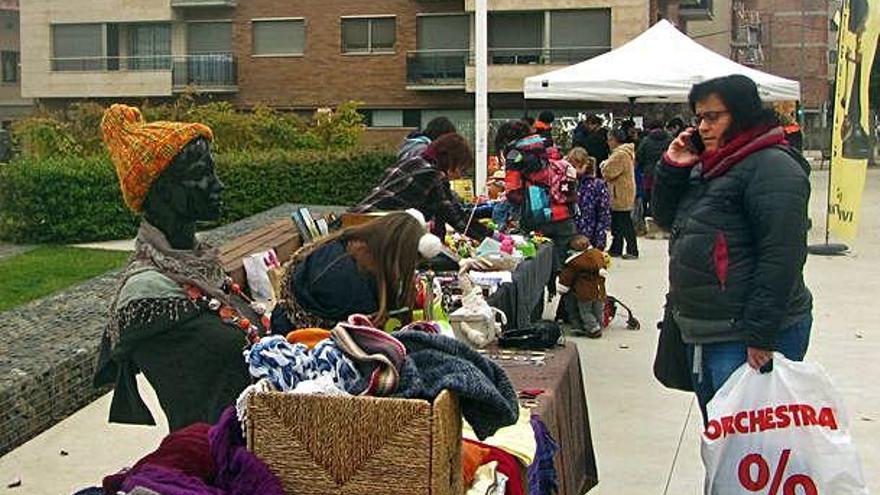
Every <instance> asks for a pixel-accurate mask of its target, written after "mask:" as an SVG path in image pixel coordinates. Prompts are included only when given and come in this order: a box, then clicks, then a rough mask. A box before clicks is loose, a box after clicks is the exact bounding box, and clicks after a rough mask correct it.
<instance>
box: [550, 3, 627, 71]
mask: <svg viewBox="0 0 880 495" xmlns="http://www.w3.org/2000/svg"><path fill="white" fill-rule="evenodd" d="M549 28H550V53H549V60H548V61H547V62H548V63H551V64H566V65H567V64H573V63H575V62H580V61H581V60H586V59H588V58H593V57H595V56H596V55H601V54H603V53H605V52H607V51H609V50H610V49H611V9H589V10H556V11H551V12H550V23H549Z"/></svg>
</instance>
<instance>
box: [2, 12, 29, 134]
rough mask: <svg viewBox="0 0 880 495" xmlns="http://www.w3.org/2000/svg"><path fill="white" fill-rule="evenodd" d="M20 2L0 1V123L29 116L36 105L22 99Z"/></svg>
mask: <svg viewBox="0 0 880 495" xmlns="http://www.w3.org/2000/svg"><path fill="white" fill-rule="evenodd" d="M18 30H19V26H18V0H0V123H2V125H3V127H7V126H8V125H9V123H10V122H11V121H12V120H14V119H16V118H18V117H21V116H23V115H27V114H28V113H29V112H30V110H31V108H32V106H33V101H31V100H30V99H27V98H22V97H21V74H20V72H19V68H18V65H19V54H20V48H19V46H20V43H19V36H18Z"/></svg>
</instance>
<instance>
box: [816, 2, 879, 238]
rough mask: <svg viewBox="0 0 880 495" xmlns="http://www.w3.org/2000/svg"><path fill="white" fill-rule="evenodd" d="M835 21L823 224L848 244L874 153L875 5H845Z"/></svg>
mask: <svg viewBox="0 0 880 495" xmlns="http://www.w3.org/2000/svg"><path fill="white" fill-rule="evenodd" d="M838 20H839V24H838V25H839V31H838V33H839V39H838V48H837V78H836V88H835V93H834V126H833V128H832V137H831V178H830V180H831V199H830V201H829V204H828V221H829V227H830V229H831V231H833V232H834V233H835V234H837V235H839V236H841V237H844V238H847V239H853V238H855V236H856V232H857V228H858V224H859V217H860V213H861V204H862V192H863V191H864V188H865V175H866V172H867V166H868V157H869V156H870V155H871V153H873V148H872V146H873V139H872V133H873V131H872V129H871V125H870V113H869V108H871V106H872V102H871V101H869V97H870V91H869V90H870V84H869V82H870V80H871V68H872V67H871V66H872V64H873V62H874V53H875V52H876V51H877V38H878V35H880V0H844V2H843V7H842V9H841V11H840V15H839V17H838ZM876 105H877V103H876V102H875V103H874V106H876Z"/></svg>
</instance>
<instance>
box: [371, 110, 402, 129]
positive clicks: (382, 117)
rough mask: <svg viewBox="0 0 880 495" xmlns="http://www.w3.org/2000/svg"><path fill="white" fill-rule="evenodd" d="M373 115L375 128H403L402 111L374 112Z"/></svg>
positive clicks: (372, 119)
mask: <svg viewBox="0 0 880 495" xmlns="http://www.w3.org/2000/svg"><path fill="white" fill-rule="evenodd" d="M371 113H372V118H371V119H370V120H371V121H372V122H371V123H372V126H373V127H403V111H402V110H373V111H372V112H371Z"/></svg>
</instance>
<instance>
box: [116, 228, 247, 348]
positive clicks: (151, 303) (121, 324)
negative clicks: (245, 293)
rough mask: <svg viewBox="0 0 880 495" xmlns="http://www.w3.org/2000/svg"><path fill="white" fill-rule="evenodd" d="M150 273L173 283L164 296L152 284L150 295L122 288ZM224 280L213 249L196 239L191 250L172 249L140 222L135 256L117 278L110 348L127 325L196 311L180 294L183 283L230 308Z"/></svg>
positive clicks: (175, 317)
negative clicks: (136, 277)
mask: <svg viewBox="0 0 880 495" xmlns="http://www.w3.org/2000/svg"><path fill="white" fill-rule="evenodd" d="M149 272H155V273H156V274H158V275H160V276H164V277H167V279H170V280H171V281H173V282H174V283H175V285H174V286H169V287H167V289H166V290H165V294H164V297H162V296H163V294H162V293H161V291H159V293H158V294H157V291H156V290H155V284H154V286H152V287H150V289H151V290H150V291H149V292H146V291H144V292H143V293H139V291H141V290H142V289H141V288H139V287H126V286H125V285H126V283H127V282H128V281H129V280H130V279H131V278H132V277H134V276H135V275H141V274H144V275H147V276H148V275H149ZM161 280H165V279H161ZM223 280H224V274H223V270H222V269H221V268H220V264H219V262H218V258H217V250H216V249H215V248H213V247H211V246H210V245H208V244H207V243H204V242H202V241H199V240H196V243H195V247H194V248H193V249H192V250H183V249H174V248H172V247H171V245H170V244H169V243H168V240H167V239H166V238H165V235H164V234H163V233H162V232H161V231H160V230H159V229H157V228H156V227H154V226H153V225H151V224H150V223H149V222H147V221H146V220H143V221H142V222H141V225H140V228H139V230H138V235H137V239H136V240H135V251H134V254H133V255H132V257H131V259H130V260H129V263H128V266H127V267H126V268H125V270H124V271H123V273H122V275H121V276H120V278H119V285H118V286H117V290H116V295H115V296H114V299H113V303H112V305H111V307H110V323H109V324H108V326H107V330H106V331H105V338H108V339H109V342H110V346H111V348H115V347H116V344H117V343H118V342H119V338H120V332H121V329H122V330H124V329H125V328H126V327H127V326H128V324H129V323H130V322H134V321H139V322H147V321H150V320H152V319H155V318H161V317H164V318H170V319H171V320H173V321H176V320H177V319H178V318H179V315H180V314H182V313H183V312H185V311H187V310H192V309H195V304H194V303H193V302H192V301H190V300H189V299H187V298H186V297H185V294H184V293H183V289H182V288H181V287H182V286H183V285H184V284H188V285H192V286H195V287H198V288H199V289H201V291H202V292H203V293H204V294H205V295H207V296H208V297H213V298H216V299H218V300H220V302H222V303H224V304H227V305H231V303H230V301H229V298H228V296H227V295H226V294H225V293H224V292H223V290H222V285H223ZM157 282H161V281H157ZM165 282H167V280H165ZM157 296H159V297H157Z"/></svg>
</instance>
